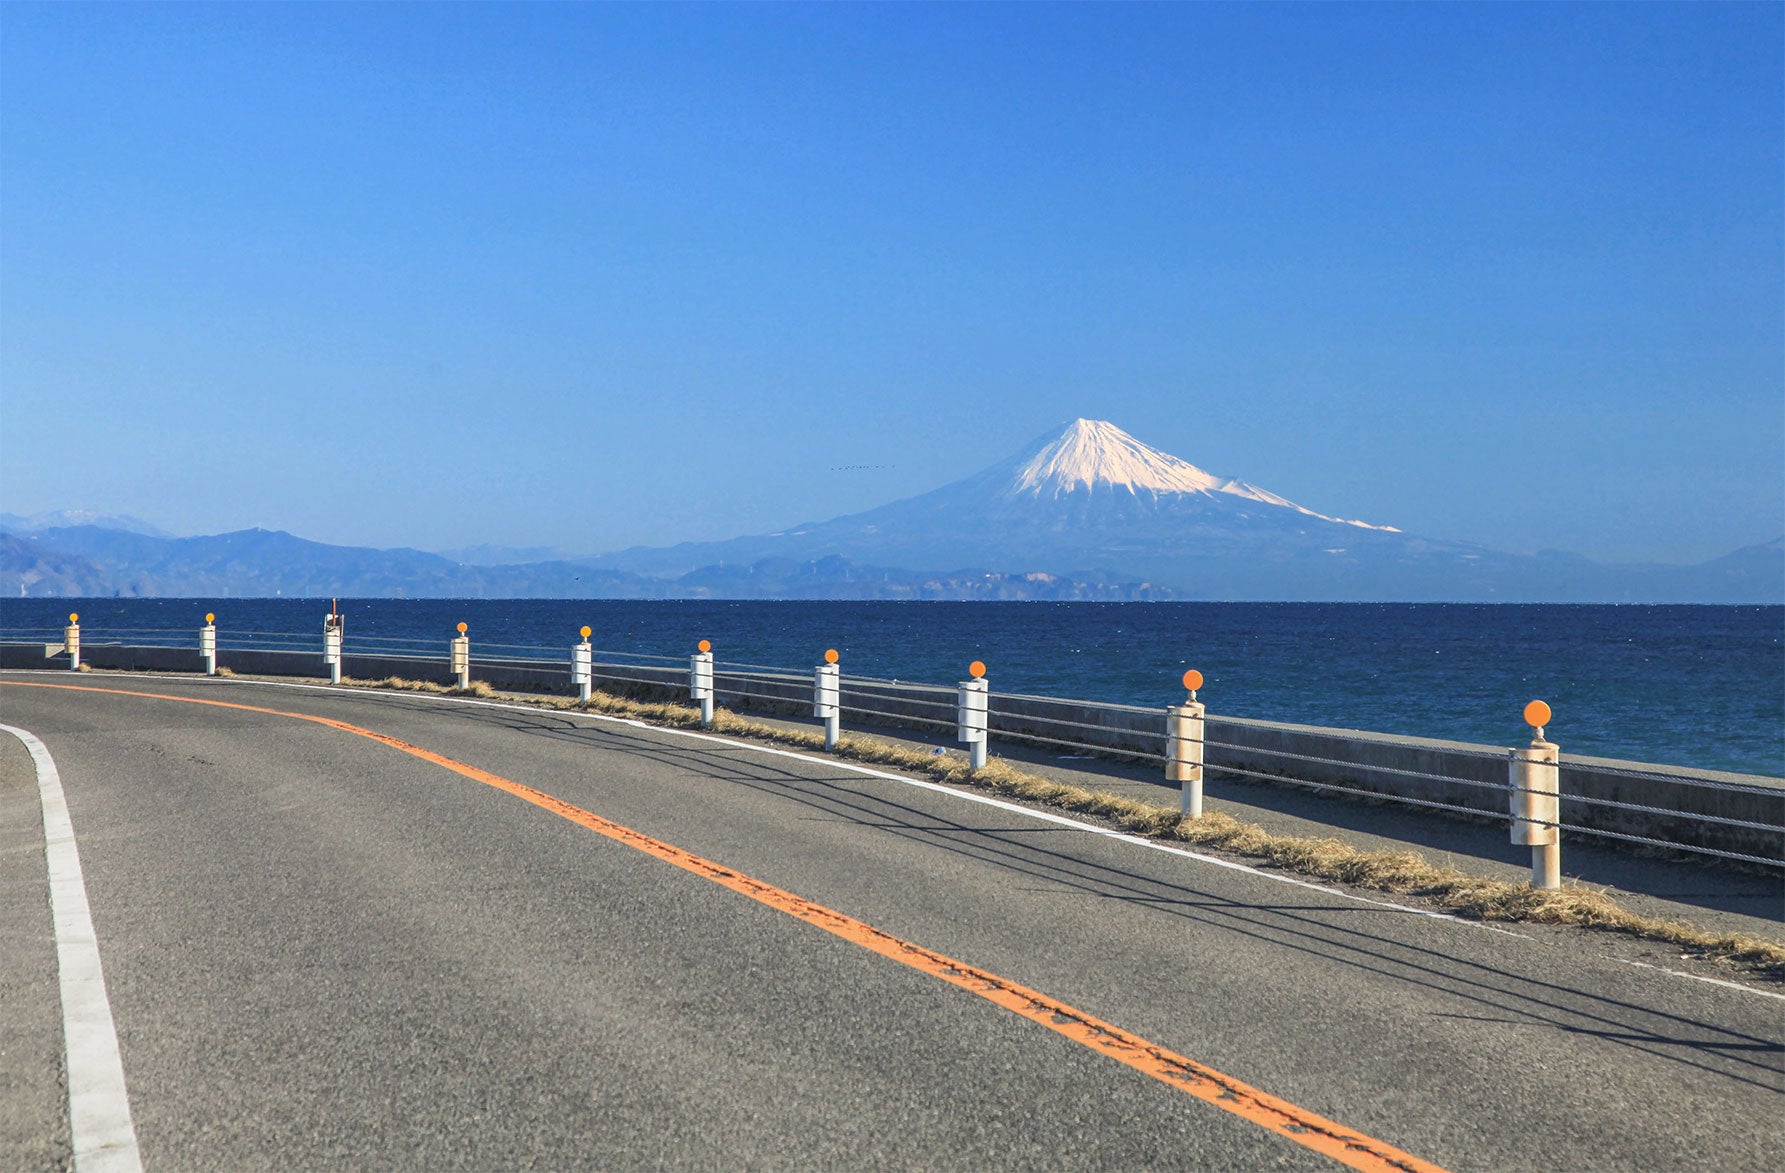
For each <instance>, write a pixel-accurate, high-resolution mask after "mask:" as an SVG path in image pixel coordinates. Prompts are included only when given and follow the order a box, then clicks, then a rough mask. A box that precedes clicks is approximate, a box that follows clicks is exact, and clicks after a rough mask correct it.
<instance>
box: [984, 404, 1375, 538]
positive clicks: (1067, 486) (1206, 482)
mask: <svg viewBox="0 0 1785 1173" xmlns="http://www.w3.org/2000/svg"><path fill="white" fill-rule="evenodd" d="M1036 443H1037V444H1040V445H1041V448H1040V450H1039V451H1035V452H1034V454H1033V455H1029V456H1028V457H1027V459H1024V456H1025V453H1018V454H1017V455H1016V456H1015V457H1013V458H1011V460H1010V461H1008V462H1006V463H1014V464H1016V465H1017V467H1016V469H1015V471H1014V473H1013V474H1012V476H1011V480H1010V487H1009V488H1008V489H1007V490H1006V492H1007V494H1008V495H1011V496H1024V495H1027V496H1031V497H1037V498H1040V497H1052V498H1055V499H1058V498H1060V497H1061V496H1063V495H1065V494H1068V493H1074V492H1080V491H1084V492H1093V491H1095V490H1097V489H1098V488H1107V489H1110V490H1112V491H1113V490H1116V489H1127V490H1128V491H1129V492H1130V493H1132V494H1134V495H1136V496H1138V495H1140V494H1142V493H1151V494H1153V496H1154V497H1158V496H1159V495H1160V494H1162V493H1205V494H1210V493H1231V494H1233V495H1234V496H1235V497H1244V498H1245V499H1247V500H1249V501H1258V502H1261V503H1263V504H1265V505H1281V506H1283V507H1285V508H1287V509H1293V510H1295V511H1296V512H1298V513H1305V514H1307V515H1308V516H1309V517H1318V518H1320V519H1321V520H1322V521H1336V522H1340V523H1341V524H1344V525H1355V526H1361V527H1363V528H1364V529H1379V530H1384V531H1387V532H1389V533H1399V532H1400V531H1399V530H1397V529H1395V527H1394V526H1391V525H1371V524H1369V523H1368V522H1363V521H1347V520H1345V519H1344V518H1339V517H1329V516H1327V515H1326V514H1324V513H1316V512H1314V511H1313V510H1312V509H1305V508H1303V507H1302V506H1300V505H1297V504H1296V503H1295V502H1293V501H1291V500H1289V499H1287V498H1285V497H1279V496H1277V494H1275V493H1273V492H1271V491H1269V490H1268V489H1261V488H1259V487H1258V486H1257V485H1252V484H1248V483H1246V482H1245V481H1242V480H1238V479H1235V478H1232V477H1227V478H1223V477H1218V476H1216V475H1215V474H1213V473H1210V472H1204V471H1203V470H1202V469H1200V468H1197V467H1196V466H1195V465H1194V464H1191V463H1190V462H1189V461H1187V460H1179V459H1178V458H1177V457H1175V456H1173V455H1171V454H1170V453H1167V452H1161V451H1159V449H1157V448H1151V447H1148V446H1147V445H1145V444H1142V443H1141V442H1140V441H1139V440H1136V439H1135V438H1134V437H1133V436H1130V435H1129V434H1128V433H1127V432H1124V431H1123V430H1122V429H1121V428H1118V427H1116V425H1114V424H1112V423H1109V422H1107V421H1105V420H1087V419H1080V420H1074V421H1073V422H1072V423H1070V424H1068V425H1067V426H1066V430H1065V431H1063V432H1061V433H1059V434H1058V435H1056V436H1053V438H1052V439H1049V438H1048V437H1046V436H1044V437H1042V438H1041V439H1040V440H1038V441H1036ZM1030 447H1031V449H1032V448H1033V447H1034V445H1031V446H1030Z"/></svg>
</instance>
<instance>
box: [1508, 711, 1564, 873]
mask: <svg viewBox="0 0 1785 1173" xmlns="http://www.w3.org/2000/svg"><path fill="white" fill-rule="evenodd" d="M1549 719H1550V708H1549V706H1548V705H1546V704H1544V703H1543V702H1542V701H1532V702H1531V703H1530V704H1528V705H1526V706H1525V721H1526V722H1527V723H1528V724H1529V725H1530V726H1531V728H1532V734H1531V744H1530V745H1529V746H1527V747H1525V748H1524V749H1515V750H1513V751H1512V762H1511V768H1510V771H1509V774H1508V782H1509V790H1510V798H1511V800H1512V841H1513V842H1514V843H1519V844H1525V845H1527V846H1529V847H1530V848H1531V887H1533V888H1543V889H1555V888H1560V887H1561V886H1562V843H1561V840H1562V835H1561V828H1560V826H1559V824H1560V823H1561V821H1562V820H1561V814H1562V803H1561V793H1560V792H1561V774H1562V770H1561V765H1560V762H1561V759H1562V751H1561V749H1560V748H1558V747H1557V746H1556V745H1554V744H1553V743H1551V742H1549V741H1547V740H1545V739H1544V736H1543V727H1544V725H1545V724H1547V723H1548V721H1549Z"/></svg>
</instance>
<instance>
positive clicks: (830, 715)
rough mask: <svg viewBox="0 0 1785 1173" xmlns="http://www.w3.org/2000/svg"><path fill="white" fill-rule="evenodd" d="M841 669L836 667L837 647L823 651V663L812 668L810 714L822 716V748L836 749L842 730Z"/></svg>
mask: <svg viewBox="0 0 1785 1173" xmlns="http://www.w3.org/2000/svg"><path fill="white" fill-rule="evenodd" d="M842 675H843V674H842V670H841V669H839V668H838V667H837V649H836V648H831V649H829V650H827V651H826V652H825V653H824V663H822V664H820V665H818V667H816V668H814V669H813V670H812V715H813V716H814V717H823V718H824V748H825V749H836V748H837V738H838V736H839V735H840V734H841V732H842V724H843V705H842V693H843V682H842Z"/></svg>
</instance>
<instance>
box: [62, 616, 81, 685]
mask: <svg viewBox="0 0 1785 1173" xmlns="http://www.w3.org/2000/svg"><path fill="white" fill-rule="evenodd" d="M62 645H63V646H64V647H66V648H67V649H68V670H69V671H70V672H78V671H80V667H81V617H80V616H79V615H70V616H69V617H68V626H67V627H66V628H64V629H63V630H62Z"/></svg>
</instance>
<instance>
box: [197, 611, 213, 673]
mask: <svg viewBox="0 0 1785 1173" xmlns="http://www.w3.org/2000/svg"><path fill="white" fill-rule="evenodd" d="M198 654H199V655H200V656H203V657H204V661H205V675H206V676H215V675H217V616H215V615H214V614H212V613H211V612H209V611H206V612H205V625H204V626H203V627H201V628H199V629H198Z"/></svg>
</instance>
